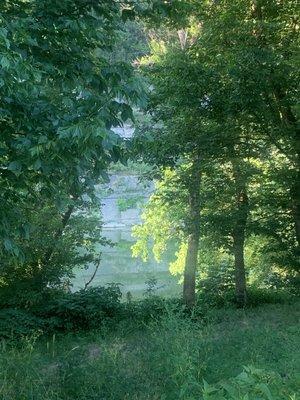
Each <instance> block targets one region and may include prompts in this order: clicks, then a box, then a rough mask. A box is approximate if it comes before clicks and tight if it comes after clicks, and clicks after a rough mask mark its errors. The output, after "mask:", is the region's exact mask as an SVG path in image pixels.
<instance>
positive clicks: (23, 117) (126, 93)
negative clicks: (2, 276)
mask: <svg viewBox="0 0 300 400" xmlns="http://www.w3.org/2000/svg"><path fill="white" fill-rule="evenodd" d="M123 7H124V4H122V3H119V2H115V1H112V2H95V1H94V0H87V1H84V2H82V1H69V0H62V1H61V0H59V1H58V0H55V1H52V2H51V3H49V2H47V1H44V0H42V1H40V0H39V1H36V0H30V1H23V0H13V1H6V0H5V1H4V2H3V4H2V5H1V13H0V26H1V29H0V65H1V71H0V85H1V100H0V101H1V115H0V125H1V132H2V133H1V139H0V162H1V167H0V187H1V191H0V202H1V211H0V219H1V227H0V236H1V245H0V254H2V256H3V255H4V253H5V252H6V251H8V252H9V253H10V254H11V255H13V256H16V257H21V256H22V252H21V251H20V248H19V247H18V246H17V241H18V237H19V236H20V235H23V237H24V238H25V237H27V236H28V232H29V228H28V221H27V220H26V218H25V215H24V213H23V209H24V207H26V205H27V204H28V203H29V204H32V205H34V204H39V203H41V202H43V199H44V198H47V199H48V200H49V202H50V203H52V204H53V205H55V207H56V208H57V209H59V210H60V212H61V220H62V225H63V226H62V228H64V226H66V224H67V223H68V220H69V218H70V216H71V214H72V210H73V209H74V207H75V206H76V203H77V201H79V202H80V201H81V199H82V195H83V194H84V193H87V194H89V195H90V196H92V194H93V188H94V184H95V183H96V182H97V183H98V182H99V179H100V180H101V179H102V180H103V179H106V173H105V170H106V168H107V166H108V164H109V163H110V162H111V161H116V160H118V159H120V158H121V157H122V154H123V152H124V148H123V144H122V141H121V139H120V138H119V137H118V136H117V135H116V134H114V133H113V131H112V128H113V127H114V126H117V125H120V124H121V123H122V121H125V120H127V119H128V118H131V117H132V113H131V108H130V103H132V102H135V101H137V100H138V98H139V95H140V91H139V86H138V84H137V83H136V81H135V78H134V71H133V69H132V67H131V66H130V65H128V64H127V63H125V62H122V61H121V62H119V61H115V62H111V60H110V58H109V52H110V51H111V50H112V48H113V46H114V43H115V40H116V33H117V31H118V30H120V26H121V24H122V23H123V19H122V16H123V17H125V18H126V13H125V15H123V14H124V13H123V11H122V10H123ZM33 207H34V206H33ZM59 232H62V230H61V228H59V231H58V232H57V233H56V234H59ZM51 252H52V250H51V249H48V250H47V251H46V254H45V257H44V263H47V262H48V261H49V256H51Z"/></svg>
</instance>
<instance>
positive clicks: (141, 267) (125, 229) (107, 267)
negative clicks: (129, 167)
mask: <svg viewBox="0 0 300 400" xmlns="http://www.w3.org/2000/svg"><path fill="white" fill-rule="evenodd" d="M106 189H108V190H106V191H107V192H108V194H107V195H106V196H104V198H103V200H102V219H103V231H102V234H103V236H105V237H106V238H108V239H110V240H111V241H112V242H113V243H114V246H113V247H110V246H106V247H102V248H101V251H102V258H101V263H100V267H99V269H98V271H97V273H96V276H95V278H94V280H93V282H92V283H91V286H102V285H105V284H108V283H119V284H120V288H121V291H122V293H123V294H124V297H125V296H126V293H128V292H130V293H131V295H132V296H133V297H139V298H140V297H142V296H144V295H145V293H146V290H147V288H149V280H151V279H155V280H156V285H155V287H154V290H155V293H157V294H161V295H164V296H174V295H177V294H178V293H179V292H180V285H179V284H178V278H177V277H174V276H172V275H171V274H170V273H169V262H170V261H172V254H170V255H168V254H167V255H166V257H165V258H164V260H162V261H161V262H159V263H158V262H157V261H155V259H154V257H152V258H150V259H149V260H148V261H147V262H143V261H142V260H141V259H137V258H133V257H132V252H131V246H132V245H133V244H134V241H135V239H134V238H133V237H132V235H131V229H132V227H133V226H134V225H136V224H139V223H140V222H141V212H142V207H143V203H145V202H146V201H147V199H148V198H149V196H150V194H151V192H152V191H153V185H152V184H151V182H150V183H148V184H145V183H141V182H139V179H138V176H134V175H124V174H121V175H119V174H115V175H111V177H110V183H109V185H108V187H107V188H106ZM130 198H131V199H133V198H135V199H137V198H138V202H137V204H135V205H133V206H132V207H130V208H128V209H126V210H123V211H121V210H120V207H119V205H118V203H119V201H120V199H130ZM94 270H95V265H93V264H90V265H88V266H87V269H80V270H78V271H77V272H76V274H75V278H74V279H73V282H72V284H73V290H78V289H80V288H82V287H83V286H84V284H85V282H87V281H88V280H89V279H90V277H91V276H92V274H93V272H94ZM147 282H148V283H147Z"/></svg>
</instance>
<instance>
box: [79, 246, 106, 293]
mask: <svg viewBox="0 0 300 400" xmlns="http://www.w3.org/2000/svg"><path fill="white" fill-rule="evenodd" d="M101 255H102V253H100V255H99V257H98V260H97V262H96V265H95V270H94V272H93V274H92V276H91V277H90V279H89V280H88V281H87V282H86V284H85V285H84V288H83V290H86V289H87V287H88V286H89V285H90V284H91V283H92V282H93V280H94V278H95V276H96V274H97V271H98V269H99V266H100V262H101Z"/></svg>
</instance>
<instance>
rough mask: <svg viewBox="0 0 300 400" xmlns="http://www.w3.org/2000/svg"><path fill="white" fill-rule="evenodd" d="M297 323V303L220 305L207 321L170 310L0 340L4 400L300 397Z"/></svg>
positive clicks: (259, 399) (272, 399) (255, 399)
mask: <svg viewBox="0 0 300 400" xmlns="http://www.w3.org/2000/svg"><path fill="white" fill-rule="evenodd" d="M151 301H152V300H151ZM149 307H150V302H149ZM151 307H152V309H153V304H152V305H151ZM157 307H160V305H158V304H157ZM158 311H159V310H156V311H153V314H156V315H157V313H158ZM136 312H137V311H136ZM299 318H300V303H299V302H293V303H291V304H266V305H263V306H259V307H252V308H249V309H234V308H230V307H229V308H228V307H227V308H215V309H211V310H210V312H207V313H206V318H205V319H201V318H197V317H195V316H194V318H191V317H190V316H183V315H182V314H180V313H178V312H175V311H174V309H172V307H171V306H168V307H167V310H166V311H165V313H164V314H163V315H162V316H161V318H155V317H153V318H150V319H149V320H148V321H145V320H144V319H143V318H140V319H135V320H133V319H132V320H130V319H129V318H127V319H123V320H120V321H118V323H116V324H115V325H114V329H111V327H110V326H109V325H105V324H103V325H102V326H101V329H98V330H93V331H88V332H78V333H77V334H53V335H50V336H48V337H47V338H46V337H39V334H38V332H36V333H35V334H33V335H32V336H31V337H23V338H21V339H19V340H18V342H17V343H14V344H12V343H11V342H8V341H5V340H3V341H2V344H1V351H0V399H1V400H25V399H26V400H27V399H34V400H46V399H47V400H54V399H55V400H77V399H78V400H79V399H80V400H81V399H88V400H125V399H130V400H146V399H149V400H150V399H151V400H155V399H156V400H176V399H184V400H201V399H202V400H222V399H225V400H226V399H228V400H229V399H231V400H243V399H244V400H247V399H248V400H265V399H266V400H284V399H287V400H289V399H290V400H296V399H299V396H300V392H299V387H300V380H299V379H300V374H299V372H300V351H299V335H300V325H299Z"/></svg>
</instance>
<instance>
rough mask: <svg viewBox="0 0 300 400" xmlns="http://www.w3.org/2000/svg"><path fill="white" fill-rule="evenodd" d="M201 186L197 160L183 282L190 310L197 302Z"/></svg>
mask: <svg viewBox="0 0 300 400" xmlns="http://www.w3.org/2000/svg"><path fill="white" fill-rule="evenodd" d="M200 184H201V169H200V160H199V159H198V158H196V159H195V160H194V161H193V164H192V166H191V171H190V176H189V179H188V192H189V218H188V224H187V226H188V231H189V235H188V248H187V254H186V259H185V268H184V280H183V300H184V303H185V305H186V306H187V307H189V308H190V307H193V306H194V304H195V300H196V293H195V286H196V270H197V264H198V249H199V239H200Z"/></svg>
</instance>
